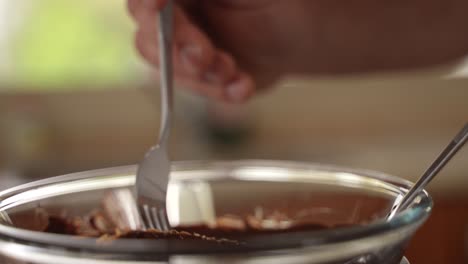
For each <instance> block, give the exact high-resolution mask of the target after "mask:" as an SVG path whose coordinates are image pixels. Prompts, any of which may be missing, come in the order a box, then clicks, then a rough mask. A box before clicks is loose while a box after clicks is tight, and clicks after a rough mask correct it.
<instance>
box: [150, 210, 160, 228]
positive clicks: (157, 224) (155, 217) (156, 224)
mask: <svg viewBox="0 0 468 264" xmlns="http://www.w3.org/2000/svg"><path fill="white" fill-rule="evenodd" d="M151 220H152V222H153V225H154V227H155V228H156V229H157V230H161V231H162V230H163V229H162V227H161V223H160V221H159V218H158V211H157V208H155V207H151Z"/></svg>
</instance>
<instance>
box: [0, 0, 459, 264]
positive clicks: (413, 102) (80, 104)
mask: <svg viewBox="0 0 468 264" xmlns="http://www.w3.org/2000/svg"><path fill="white" fill-rule="evenodd" d="M133 30H134V28H133V24H132V21H131V20H130V18H129V17H128V16H127V14H126V10H125V2H124V1H123V0H118V1H116V0H99V1H93V0H81V1H63V0H34V1H33V0H15V1H11V0H10V1H9V0H0V187H1V189H4V188H7V187H10V186H14V185H17V184H20V183H23V182H27V181H31V180H36V179H40V178H45V177H51V176H56V175H60V174H64V173H70V172H76V171H82V170H90V169H95V168H103V167H110V166H117V165H126V164H134V163H137V162H138V161H139V160H140V159H141V158H142V156H143V154H144V153H145V151H146V150H147V149H148V147H149V146H150V145H152V144H153V143H154V142H155V140H156V135H157V126H158V119H159V109H158V104H159V103H158V97H159V95H158V86H157V84H155V82H154V81H153V80H152V78H151V69H150V68H149V67H148V66H147V65H146V64H145V63H144V62H143V61H142V60H141V59H140V58H139V57H138V55H137V53H136V52H135V51H134V49H133V46H132V44H133V35H132V34H133ZM277 86H278V87H277V89H272V90H271V91H270V92H268V93H265V94H264V95H262V96H259V97H258V98H256V99H254V100H253V101H251V102H250V103H248V104H247V105H245V106H229V105H220V104H215V103H213V102H208V101H205V100H203V99H202V98H198V97H196V96H194V95H191V94H187V93H185V92H183V91H179V92H178V93H177V98H176V108H177V109H176V127H175V128H174V136H173V137H172V144H171V147H172V148H173V149H172V150H171V153H172V155H173V158H174V159H176V160H194V159H196V160H200V159H287V160H298V161H310V162H318V163H333V164H339V165H343V166H352V167H360V168H367V169H374V170H379V171H383V172H387V173H390V174H394V175H398V176H401V177H405V178H407V179H410V180H415V179H417V178H418V177H419V175H420V174H421V173H422V172H423V170H424V169H425V168H426V167H427V166H428V165H429V163H430V162H432V161H433V159H434V158H435V157H436V155H437V154H438V153H439V152H440V151H441V150H442V148H443V147H444V146H445V145H446V144H447V143H448V141H449V139H450V138H451V137H453V136H454V134H455V133H456V132H457V130H458V129H459V128H461V127H462V125H463V124H464V123H465V122H467V121H468V67H465V66H463V63H461V64H460V65H459V67H458V68H457V69H454V71H453V74H452V72H451V71H450V69H448V67H445V68H443V69H431V70H426V71H420V72H411V73H404V74H385V75H372V76H359V77H352V78H351V77H349V78H339V79H332V78H320V79H317V78H314V79H310V80H306V79H292V78H291V79H288V80H284V81H283V82H281V83H279V84H278V85H277ZM430 191H431V193H432V194H433V195H434V197H435V202H436V204H435V206H436V209H435V211H434V214H433V217H432V218H431V219H430V220H429V222H428V223H427V224H426V226H425V227H424V228H423V229H422V230H421V231H420V232H419V234H418V236H416V238H415V239H414V241H413V243H412V245H411V248H410V250H409V252H408V256H409V257H410V260H412V261H413V263H415V264H424V263H447V264H449V263H450V264H457V263H460V264H462V263H468V148H466V149H464V150H462V151H461V153H460V154H459V155H458V156H457V157H456V158H455V159H454V160H453V162H451V164H450V165H449V166H448V167H447V168H446V169H445V170H444V171H443V173H442V174H441V175H440V177H439V178H438V179H437V180H435V182H434V183H433V184H432V185H431V187H430Z"/></svg>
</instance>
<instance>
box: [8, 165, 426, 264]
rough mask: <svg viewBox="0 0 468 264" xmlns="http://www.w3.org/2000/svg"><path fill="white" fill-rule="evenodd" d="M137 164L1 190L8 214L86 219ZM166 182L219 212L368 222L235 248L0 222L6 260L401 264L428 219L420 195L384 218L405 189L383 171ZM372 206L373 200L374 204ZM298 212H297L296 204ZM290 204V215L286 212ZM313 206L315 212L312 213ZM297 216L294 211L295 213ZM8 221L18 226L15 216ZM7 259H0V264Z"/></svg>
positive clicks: (183, 176) (257, 238) (128, 180)
mask: <svg viewBox="0 0 468 264" xmlns="http://www.w3.org/2000/svg"><path fill="white" fill-rule="evenodd" d="M135 171H136V167H134V166H128V167H118V168H110V169H102V170H95V171H89V172H82V173H75V174H69V175H65V176H60V177H55V178H51V179H47V180H42V181H38V182H33V183H30V184H26V185H22V186H19V187H16V188H12V189H9V190H7V191H4V192H2V193H0V211H3V212H4V214H5V215H10V216H14V215H15V214H20V213H27V212H28V211H31V210H33V209H35V208H37V207H38V206H40V207H42V208H46V209H51V210H52V209H57V208H61V209H66V210H67V211H68V212H69V213H70V214H77V215H79V214H83V213H85V212H87V211H89V210H91V209H92V208H94V207H96V206H98V205H99V203H100V200H101V199H102V198H103V195H104V193H105V192H107V191H109V190H113V189H121V188H132V186H133V184H134V178H135V177H134V175H135ZM171 182H172V183H171V184H175V185H187V184H190V183H191V182H204V183H207V184H209V185H210V187H211V189H212V191H213V199H214V202H215V204H216V206H215V210H216V214H226V213H238V212H240V211H250V210H254V209H255V206H256V205H259V204H265V203H268V202H269V201H275V203H276V204H278V203H283V206H284V205H285V206H286V207H287V206H288V201H295V202H294V203H297V201H302V202H303V204H306V205H307V206H308V208H309V209H311V210H312V211H313V212H314V213H312V214H313V217H315V218H316V219H317V221H328V222H334V223H333V224H337V225H338V224H342V223H347V224H349V223H351V224H352V223H365V224H364V225H359V226H353V227H342V228H333V229H328V230H321V231H313V230H309V231H307V230H303V231H297V232H283V233H278V234H264V235H261V234H256V235H252V236H249V235H246V236H244V237H243V242H245V243H243V244H242V245H241V246H226V245H221V244H220V245H213V244H204V243H193V242H188V241H173V240H138V239H119V240H115V241H113V242H112V243H105V244H101V243H96V239H92V238H78V237H73V236H66V235H57V234H47V233H42V232H36V231H31V230H26V229H23V228H20V227H18V226H16V227H15V226H10V225H8V224H6V223H5V222H4V223H2V224H0V260H2V263H32V264H36V263H37V264H54V263H57V264H59V263H60V264H68V263H89V262H90V261H91V263H98V264H101V263H102V264H104V263H106V264H110V263H112V264H114V263H177V264H179V263H181V264H185V263H191V264H194V263H220V262H221V261H222V262H227V263H310V264H325V263H326V264H335V263H336V264H397V263H400V261H402V259H403V253H404V249H405V247H406V245H407V243H408V242H409V240H410V238H411V236H412V235H413V234H414V232H415V231H416V230H417V229H418V227H420V226H421V224H422V223H423V222H424V221H425V220H426V219H427V217H428V216H429V214H430V212H431V208H432V200H431V198H430V197H429V195H428V194H427V193H426V192H423V193H421V194H420V195H419V197H418V198H417V199H416V200H415V201H414V203H413V205H412V206H411V207H410V208H409V209H408V210H406V211H404V212H402V213H401V214H399V215H397V216H396V217H395V218H393V219H392V220H391V221H390V222H387V221H385V220H384V219H383V217H384V216H385V214H386V213H387V212H388V210H389V209H390V207H391V206H392V205H393V203H394V201H395V200H396V199H397V198H398V197H401V196H402V195H403V194H404V193H405V192H406V191H407V190H408V188H409V187H410V186H411V183H410V182H408V181H405V180H402V179H399V178H396V177H392V176H388V175H385V174H382V173H378V172H373V171H365V170H354V169H347V168H340V167H336V166H324V165H316V164H303V163H293V162H281V161H234V162H182V163H175V164H174V165H173V172H172V174H171ZM376 201H377V202H376ZM292 207H294V206H292ZM292 207H291V208H292ZM315 209H317V210H315ZM291 210H293V209H291ZM13 222H15V221H14V219H13ZM2 258H3V259H2Z"/></svg>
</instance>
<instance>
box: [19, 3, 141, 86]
mask: <svg viewBox="0 0 468 264" xmlns="http://www.w3.org/2000/svg"><path fill="white" fill-rule="evenodd" d="M32 4H33V6H32V7H31V8H29V10H28V12H27V14H26V15H25V21H24V22H23V26H22V27H21V30H20V31H19V32H17V34H16V36H15V38H14V51H13V54H12V57H13V60H12V61H13V64H14V71H13V72H14V76H12V77H13V78H12V79H13V81H14V84H15V86H17V87H26V89H30V88H31V87H36V88H37V89H73V88H76V87H83V86H85V87H89V88H96V87H112V86H115V85H116V84H117V85H118V84H122V83H125V82H132V81H135V80H136V79H138V76H139V74H141V68H140V67H141V62H140V59H139V58H138V56H137V54H136V52H135V51H134V49H133V36H132V34H133V25H132V21H131V19H130V18H129V17H128V15H127V13H126V11H125V1H123V0H120V1H115V0H98V1H91V0H80V1H71V0H39V1H33V2H32Z"/></svg>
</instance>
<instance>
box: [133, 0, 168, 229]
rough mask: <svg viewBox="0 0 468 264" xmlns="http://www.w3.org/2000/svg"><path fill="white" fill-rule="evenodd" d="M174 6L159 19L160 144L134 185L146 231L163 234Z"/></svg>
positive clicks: (149, 153)
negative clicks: (156, 231) (157, 231)
mask: <svg viewBox="0 0 468 264" xmlns="http://www.w3.org/2000/svg"><path fill="white" fill-rule="evenodd" d="M172 2H173V1H168V2H167V4H166V6H165V7H164V8H163V10H161V12H160V14H159V18H158V19H159V49H160V64H161V65H160V67H161V127H160V130H159V142H158V144H157V145H156V146H154V147H152V148H151V149H150V150H149V151H148V153H147V154H146V156H145V158H144V159H143V161H142V162H141V163H140V165H139V167H138V170H137V175H136V183H135V186H136V193H137V203H138V209H139V212H140V215H141V218H142V220H143V224H144V228H145V229H158V230H162V231H167V230H169V229H170V228H171V226H170V223H169V220H168V218H167V212H166V193H167V186H168V183H169V174H170V170H171V162H170V160H169V156H168V151H167V144H168V139H169V134H170V127H171V115H172V107H173V106H172V105H173V98H172V97H173V95H172V82H173V69H172V18H173V10H172V9H173V3H172Z"/></svg>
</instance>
